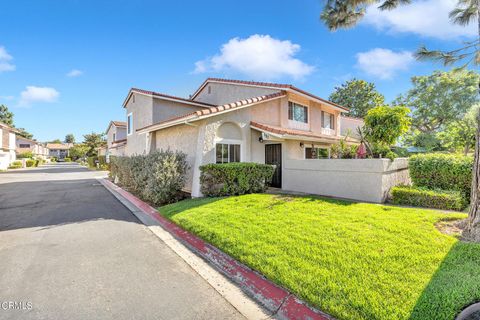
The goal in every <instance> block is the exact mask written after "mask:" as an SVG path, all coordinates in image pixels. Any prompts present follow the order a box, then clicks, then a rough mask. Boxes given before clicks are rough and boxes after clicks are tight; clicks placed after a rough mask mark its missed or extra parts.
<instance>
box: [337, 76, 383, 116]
mask: <svg viewBox="0 0 480 320" xmlns="http://www.w3.org/2000/svg"><path fill="white" fill-rule="evenodd" d="M329 100H330V101H332V102H335V103H338V104H339V105H342V106H344V107H347V108H349V109H350V112H349V115H351V116H353V117H359V118H363V117H365V116H366V115H367V112H368V110H370V109H373V108H375V107H378V106H382V105H384V103H385V97H384V96H383V95H382V94H381V93H379V92H378V91H377V90H376V88H375V84H373V83H370V82H367V81H364V80H358V79H353V80H349V81H347V82H345V83H344V84H342V85H341V86H340V87H336V88H335V91H334V92H333V93H332V94H331V95H330V97H329Z"/></svg>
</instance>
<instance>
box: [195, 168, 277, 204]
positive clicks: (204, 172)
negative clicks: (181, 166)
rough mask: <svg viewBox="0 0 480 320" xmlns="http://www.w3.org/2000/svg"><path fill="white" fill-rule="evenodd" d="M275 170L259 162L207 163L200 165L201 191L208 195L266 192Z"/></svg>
mask: <svg viewBox="0 0 480 320" xmlns="http://www.w3.org/2000/svg"><path fill="white" fill-rule="evenodd" d="M274 170H275V169H274V167H273V166H271V165H267V164H259V163H246V162H238V163H224V164H207V165H204V166H201V167H200V171H201V175H200V184H201V191H202V193H203V194H204V195H206V196H208V197H219V196H229V195H240V194H246V193H255V192H264V191H265V190H266V189H267V187H268V184H269V183H270V182H271V180H272V177H273V173H274Z"/></svg>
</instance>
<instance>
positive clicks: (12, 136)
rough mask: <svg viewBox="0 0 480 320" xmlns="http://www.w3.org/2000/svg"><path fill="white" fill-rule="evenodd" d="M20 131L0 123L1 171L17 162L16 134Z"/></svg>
mask: <svg viewBox="0 0 480 320" xmlns="http://www.w3.org/2000/svg"><path fill="white" fill-rule="evenodd" d="M17 133H18V130H16V129H14V128H12V127H10V126H7V125H6V124H3V123H1V122H0V170H5V169H7V168H8V166H9V165H10V164H11V163H12V162H13V161H15V160H16V154H15V149H16V144H15V143H16V134H17Z"/></svg>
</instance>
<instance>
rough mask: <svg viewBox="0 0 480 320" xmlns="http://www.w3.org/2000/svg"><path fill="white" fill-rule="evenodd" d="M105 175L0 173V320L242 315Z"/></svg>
mask: <svg viewBox="0 0 480 320" xmlns="http://www.w3.org/2000/svg"><path fill="white" fill-rule="evenodd" d="M104 175H105V173H103V172H95V171H89V170H87V169H85V168H82V167H80V166H78V165H75V164H58V165H51V166H44V167H41V168H35V169H30V170H21V171H9V172H6V173H0V271H1V272H0V319H70V320H73V319H82V320H84V319H242V318H243V317H242V316H241V315H240V314H239V313H238V311H237V310H236V309H235V308H234V307H232V305H231V304H230V303H228V302H227V301H226V300H225V299H224V298H223V297H222V296H221V295H220V294H219V293H218V292H217V291H215V290H214V289H213V288H212V287H211V286H210V285H209V284H208V283H207V282H205V281H204V279H203V278H201V277H200V276H199V275H198V274H197V273H196V272H195V271H193V270H192V269H191V268H190V267H189V266H188V265H187V264H186V263H185V262H184V261H183V260H182V259H181V258H180V257H179V256H177V255H176V254H175V253H173V252H172V251H171V250H170V249H169V248H168V247H167V246H166V245H165V244H164V243H163V242H161V241H160V240H159V239H158V238H157V237H155V236H154V235H153V234H152V233H151V232H150V231H149V230H148V229H147V228H146V227H144V225H143V224H141V223H140V222H139V221H138V220H136V218H135V217H134V216H133V215H132V214H131V212H130V211H129V210H127V209H126V208H125V207H124V206H123V205H122V204H121V203H120V202H119V201H118V200H117V199H116V198H115V197H113V195H111V194H110V193H109V192H108V191H107V190H106V189H105V188H104V187H103V186H102V185H101V184H99V183H98V181H97V180H96V179H95V178H96V177H100V176H104ZM13 302H15V303H16V304H13Z"/></svg>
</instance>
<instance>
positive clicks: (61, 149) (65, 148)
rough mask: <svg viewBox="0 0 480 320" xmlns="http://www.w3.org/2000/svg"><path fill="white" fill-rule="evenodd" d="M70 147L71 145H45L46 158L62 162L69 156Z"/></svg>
mask: <svg viewBox="0 0 480 320" xmlns="http://www.w3.org/2000/svg"><path fill="white" fill-rule="evenodd" d="M71 147H73V143H47V149H48V156H50V157H55V158H57V160H60V161H63V160H65V158H67V157H68V156H69V152H70V148H71Z"/></svg>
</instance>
